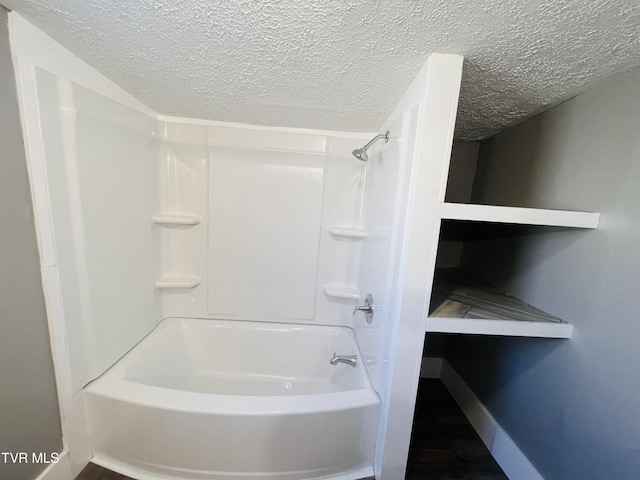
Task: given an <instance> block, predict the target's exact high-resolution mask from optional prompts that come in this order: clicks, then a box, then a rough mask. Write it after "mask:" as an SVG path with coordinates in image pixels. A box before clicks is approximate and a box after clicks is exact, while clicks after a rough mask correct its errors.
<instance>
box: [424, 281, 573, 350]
mask: <svg viewBox="0 0 640 480" xmlns="http://www.w3.org/2000/svg"><path fill="white" fill-rule="evenodd" d="M426 331H427V333H428V332H437V333H468V334H476V335H505V336H523V337H547V338H570V337H571V333H572V331H573V326H572V325H570V324H568V323H566V322H564V321H562V320H561V319H559V318H557V317H555V316H553V315H550V314H548V313H546V312H543V311H542V310H539V309H537V308H535V307H533V306H531V305H529V304H528V303H526V302H523V301H522V300H520V299H518V298H515V297H512V296H509V295H506V294H505V293H503V292H500V291H498V290H496V289H495V288H493V287H492V286H490V285H487V284H485V283H482V282H480V281H479V280H477V279H475V278H473V277H472V276H470V275H468V274H467V273H465V272H464V271H461V270H458V269H438V270H436V275H435V279H434V284H433V290H432V295H431V307H430V314H429V318H428V319H427V326H426Z"/></svg>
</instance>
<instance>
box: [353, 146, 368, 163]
mask: <svg viewBox="0 0 640 480" xmlns="http://www.w3.org/2000/svg"><path fill="white" fill-rule="evenodd" d="M351 153H352V154H353V156H354V157H356V158H357V159H358V160H362V161H363V162H366V161H367V160H369V155H367V151H366V150H365V149H364V148H356V149H355V150H354V151H353V152H351Z"/></svg>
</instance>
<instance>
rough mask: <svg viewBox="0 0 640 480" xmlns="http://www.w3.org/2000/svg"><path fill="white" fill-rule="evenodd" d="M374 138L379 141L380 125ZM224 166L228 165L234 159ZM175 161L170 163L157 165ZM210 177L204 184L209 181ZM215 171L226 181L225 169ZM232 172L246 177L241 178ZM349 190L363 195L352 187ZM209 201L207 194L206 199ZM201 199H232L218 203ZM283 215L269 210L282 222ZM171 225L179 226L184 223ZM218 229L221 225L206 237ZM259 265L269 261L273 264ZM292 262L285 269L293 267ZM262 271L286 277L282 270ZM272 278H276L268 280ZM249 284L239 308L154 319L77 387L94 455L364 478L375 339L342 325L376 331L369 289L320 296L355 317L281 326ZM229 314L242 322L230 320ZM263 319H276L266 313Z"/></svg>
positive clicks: (374, 414) (108, 460)
mask: <svg viewBox="0 0 640 480" xmlns="http://www.w3.org/2000/svg"><path fill="white" fill-rule="evenodd" d="M379 137H380V138H386V140H387V141H388V138H389V134H388V132H387V134H386V137H385V136H379ZM379 137H375V139H374V140H377V139H378V138H379ZM372 143H373V141H372V142H369V143H368V144H367V145H366V146H365V147H364V148H363V149H362V150H359V152H360V155H361V156H359V157H358V159H359V160H364V161H366V160H367V157H366V149H367V148H369V147H370V146H371V144H372ZM180 148H185V147H184V146H181V147H180ZM190 148H194V147H193V146H192V147H190ZM225 153H227V154H230V153H231V152H230V151H225ZM259 155H260V153H259V152H257V151H253V152H250V158H251V160H252V161H253V159H255V157H256V156H259ZM354 155H355V154H354ZM213 157H214V154H213V153H210V155H209V160H210V161H211V163H216V162H215V160H213ZM362 157H363V158H362ZM171 158H172V159H173V160H172V161H174V160H175V159H174V157H171ZM183 158H186V157H183ZM236 161H238V162H241V160H236ZM326 161H327V159H326V158H323V159H322V160H321V162H326ZM265 162H266V165H267V166H268V168H269V169H275V170H276V171H277V174H278V175H283V172H281V171H278V169H279V168H280V167H279V162H280V160H276V159H275V158H274V159H272V160H271V161H268V160H267V159H266V158H265V159H263V160H262V161H261V164H260V167H258V168H259V169H260V170H262V169H263V168H264V165H265ZM338 162H342V163H346V164H349V163H351V162H352V160H349V157H344V158H343V157H338V158H336V159H335V163H336V167H337V168H338V169H339V170H342V169H345V168H346V167H344V166H343V165H340V164H338ZM314 165H315V166H314V167H299V166H294V165H292V164H289V163H288V162H287V169H290V170H291V169H293V170H294V172H295V170H296V169H300V168H302V169H303V170H304V169H305V168H314V169H315V168H319V167H318V165H319V164H317V159H316V162H315V163H314ZM227 168H231V171H233V167H229V166H227ZM242 168H246V165H244V166H243V167H242ZM361 168H362V167H360V166H355V167H354V166H353V164H351V166H350V167H349V168H348V170H351V172H352V174H354V175H356V176H357V177H358V181H359V182H362V180H363V178H362V174H363V171H362V169H361ZM323 169H324V170H327V169H328V167H327V166H326V165H325V166H323ZM329 169H330V167H329ZM175 170H176V168H175V165H174V166H172V168H170V169H168V170H167V171H175ZM187 170H189V169H187ZM213 171H214V172H216V171H217V168H216V167H214V168H213ZM218 173H219V172H218ZM316 173H317V172H316ZM289 174H290V175H293V176H294V178H291V179H290V180H291V181H292V182H293V183H297V182H296V180H297V181H298V182H300V181H304V180H303V179H300V178H296V177H295V175H296V174H295V173H289ZM210 175H215V173H210ZM261 175H265V176H266V180H267V181H266V182H264V187H265V188H266V189H267V190H270V187H271V183H270V181H269V180H270V178H269V173H265V172H264V171H262V172H261ZM305 175H306V176H309V173H308V172H305ZM249 177H250V175H249ZM209 180H210V184H211V185H214V186H215V185H217V183H218V182H219V180H217V179H213V178H210V179H209ZM221 180H222V181H225V182H226V181H232V180H228V179H227V178H224V177H221ZM240 180H241V181H243V180H246V175H245V176H243V178H242V179H240ZM271 180H273V179H271ZM352 180H353V178H352ZM255 188H256V186H255V185H253V187H252V191H253V194H254V195H256V196H257V197H258V198H257V201H260V202H263V201H265V198H264V197H261V196H260V193H261V192H259V191H258V192H256V191H255ZM312 188H313V185H312V184H308V185H306V189H312ZM247 193H248V192H246V191H245V192H243V193H242V194H241V195H239V196H238V198H236V199H235V200H236V201H237V202H240V201H241V198H240V196H244V195H247ZM226 195H228V193H227V194H226ZM268 195H269V194H267V195H266V196H268ZM358 195H359V196H360V197H361V192H359V193H358ZM227 199H228V200H231V199H230V198H229V197H227ZM212 201H213V202H215V201H216V199H215V198H212V197H211V196H210V202H212ZM245 201H247V200H246V199H245ZM328 202H329V203H331V202H330V200H328ZM234 203H235V202H234ZM323 203H325V204H326V203H327V202H323ZM194 207H195V205H194ZM209 208H211V209H213V208H215V209H222V210H226V209H230V208H232V207H228V206H226V205H225V204H224V203H223V202H219V203H217V204H216V205H215V206H212V205H211V204H210V205H209ZM359 208H360V206H359ZM288 213H290V212H287V211H286V210H285V211H283V210H282V209H280V210H279V213H278V217H279V220H280V222H281V223H282V222H283V221H286V215H287V214H288ZM305 213H309V212H305ZM291 214H292V215H293V213H291ZM245 215H246V212H245ZM234 216H235V215H234ZM223 217H224V214H221V215H220V219H219V220H220V221H221V222H223V223H224V222H225V220H224V218H223ZM248 220H251V219H250V218H247V217H246V216H243V217H242V219H241V221H243V222H245V221H248ZM254 220H255V221H258V219H257V218H256V219H254ZM174 221H175V219H174ZM211 221H212V222H213V221H216V219H215V218H211ZM228 221H229V220H228ZM231 221H232V220H231ZM297 221H298V222H299V221H300V219H299V218H298V219H297ZM297 226H298V227H300V224H299V223H297ZM267 227H269V225H265V228H267ZM233 230H235V229H233ZM169 231H170V232H171V233H175V234H177V235H182V234H184V233H185V232H184V228H179V229H170V230H169ZM165 233H166V232H165ZM221 237H223V235H222V234H221V233H219V234H218V235H217V236H216V237H214V238H213V239H212V241H216V238H221ZM255 238H256V237H255V236H251V237H250V240H251V243H250V244H249V245H248V246H247V247H246V248H248V249H250V250H251V249H254V248H256V246H254V245H253V242H254V241H255ZM228 240H229V241H233V242H238V241H241V239H238V238H230V239H228ZM278 240H279V241H282V240H281V239H278ZM221 241H223V240H221ZM320 243H321V244H322V242H320ZM331 243H333V242H331ZM351 243H353V242H351ZM350 246H351V247H353V246H354V245H350ZM291 247H292V248H293V245H291ZM233 253H234V251H233V250H232V249H230V248H228V247H226V248H225V250H224V254H225V255H232V254H233ZM246 255H247V252H246V251H245V250H242V251H241V252H237V256H236V258H235V259H234V265H233V267H232V268H249V269H250V268H253V267H252V265H249V264H247V262H246V261H245V262H243V261H242V259H241V257H245V256H246ZM215 258H216V257H215V256H214V261H215ZM258 260H259V259H253V260H252V261H258ZM269 268H271V269H274V267H273V265H270V266H269ZM291 268H292V267H291V266H289V267H286V269H285V270H286V271H288V272H289V274H291V272H290V270H291ZM261 273H262V275H266V274H267V273H269V274H271V275H273V276H275V275H278V276H279V275H283V274H285V275H286V272H283V269H282V268H278V269H275V270H272V271H269V272H267V271H266V270H263V271H262V272H261ZM304 273H305V272H295V275H294V276H295V278H296V280H298V281H300V275H301V274H304ZM176 278H178V277H176ZM278 280H280V281H286V279H285V280H283V279H282V278H279V279H276V278H273V279H272V281H276V282H277V281H278ZM165 281H167V280H166V277H165ZM176 281H177V280H176ZM228 281H229V279H228V278H227V282H228ZM238 285H239V288H241V289H250V288H251V286H249V285H246V279H239V284H238ZM227 286H228V285H227ZM259 288H263V286H262V285H259ZM334 288H336V287H334ZM184 290H191V289H190V288H186V287H180V286H175V287H167V286H166V285H163V286H162V288H161V289H160V291H161V292H167V294H168V295H170V296H171V297H180V296H183V295H185V292H184ZM257 290H258V289H256V290H254V291H252V292H251V293H250V294H248V295H247V296H246V298H243V299H242V302H240V303H239V304H238V305H235V306H233V308H235V309H236V310H235V311H236V312H237V311H242V312H245V313H243V314H237V313H234V312H231V313H230V312H227V313H225V314H224V315H216V318H215V319H213V318H185V317H181V318H167V319H164V320H163V321H162V322H160V324H159V325H158V326H157V327H155V329H154V330H153V331H152V332H151V333H150V334H149V335H148V336H147V337H145V338H144V339H143V340H142V341H141V342H140V343H139V344H138V345H137V346H135V347H134V348H133V350H131V351H130V352H129V353H127V354H126V355H125V356H124V357H123V358H121V359H120V360H119V361H118V362H117V363H116V364H115V365H114V366H113V367H111V368H110V369H109V370H107V372H106V373H104V374H103V375H101V376H100V377H99V378H98V379H96V380H94V381H93V382H91V383H90V384H89V385H88V386H87V387H85V389H84V394H85V401H86V405H87V413H88V419H89V431H90V432H91V442H92V448H93V454H94V457H93V461H94V462H96V463H98V464H101V465H104V466H106V467H109V468H111V469H113V470H116V471H118V472H121V473H124V474H126V475H130V476H132V477H134V478H139V479H142V480H147V479H148V480H151V479H156V478H175V479H194V480H195V479H208V478H214V479H250V478H256V476H257V477H258V478H265V479H273V480H289V479H290V480H296V479H315V478H323V479H329V478H331V479H336V480H337V479H344V480H353V479H360V478H367V477H370V476H372V475H373V473H374V472H373V460H374V452H375V445H376V432H377V428H378V418H379V414H380V398H379V396H378V393H377V392H376V390H375V389H374V387H373V384H372V382H371V378H370V376H369V371H368V368H367V363H369V364H370V366H371V367H372V366H373V365H374V364H375V363H376V362H377V359H376V358H375V357H374V354H375V346H369V351H366V354H363V352H362V351H361V349H360V347H359V345H358V342H357V339H356V333H355V332H354V330H353V328H352V327H353V325H358V324H360V325H361V328H365V326H366V329H368V330H371V331H369V332H367V333H368V334H371V333H374V332H375V330H376V329H375V328H374V327H372V326H371V324H372V323H373V319H374V316H375V310H376V306H375V304H374V303H373V297H372V295H371V294H367V295H366V297H365V300H364V303H363V304H362V305H357V304H356V305H355V306H353V307H352V306H351V305H353V303H354V302H355V299H352V301H351V302H345V299H344V298H341V297H339V296H338V295H339V294H336V292H331V293H330V294H329V295H327V294H326V293H325V295H324V296H325V298H326V300H327V305H325V308H327V310H328V307H333V310H336V307H345V306H347V309H351V308H353V311H352V320H353V321H354V322H357V323H353V322H352V323H351V324H349V323H347V322H344V320H343V324H342V325H335V324H334V325H322V324H323V323H326V324H330V323H332V322H331V320H332V319H331V318H329V317H321V318H318V317H316V316H315V315H314V318H313V320H314V324H309V322H308V321H307V322H304V324H303V322H300V323H291V322H293V321H295V319H294V318H290V317H289V318H282V319H281V318H279V317H280V316H284V315H286V314H287V310H286V309H285V310H282V308H281V307H277V308H276V307H275V306H274V305H273V304H272V305H269V304H268V303H267V302H266V301H265V302H263V301H262V300H265V299H264V298H262V299H261V297H260V293H259V292H258V291H257ZM230 294H232V293H230V292H229V291H227V292H226V293H225V295H230ZM193 295H194V296H195V291H194V293H193ZM331 295H335V297H334V298H331ZM247 303H250V304H251V305H246V304H247ZM318 303H320V302H318ZM331 303H334V305H331ZM214 308H215V307H214ZM288 308H290V306H289V307H287V309H288ZM300 308H302V305H301V306H300ZM243 309H244V310H243ZM250 309H257V310H256V311H258V310H262V314H261V315H263V316H264V318H255V319H251V318H250V317H251V314H250V313H249V311H250ZM318 310H321V307H318ZM209 311H212V308H211V307H210V308H209ZM300 312H302V310H300ZM320 314H321V313H320ZM329 314H330V313H329V312H327V313H324V314H323V315H329ZM230 317H241V319H235V320H229V318H230ZM270 317H275V318H277V319H278V320H281V321H279V322H268V321H265V320H267V319H268V318H270ZM316 323H317V324H316ZM333 323H336V322H333Z"/></svg>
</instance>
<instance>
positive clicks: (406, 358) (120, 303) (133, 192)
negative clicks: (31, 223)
mask: <svg viewBox="0 0 640 480" xmlns="http://www.w3.org/2000/svg"><path fill="white" fill-rule="evenodd" d="M10 23H11V25H10V26H11V32H12V39H11V40H12V49H13V56H14V61H15V63H16V67H17V69H16V71H17V83H18V92H19V96H20V101H21V109H22V117H23V123H24V132H25V143H26V145H27V153H28V167H29V172H30V181H31V187H32V191H33V198H34V208H35V211H36V222H37V228H38V237H39V246H40V254H41V257H42V268H43V270H42V274H43V284H44V287H45V294H46V296H47V306H48V317H49V322H50V331H51V337H52V346H53V348H52V350H53V353H54V362H55V367H56V379H57V382H58V392H59V398H60V406H61V412H62V417H61V418H62V427H63V434H64V436H65V445H66V450H65V452H63V454H62V456H61V458H62V461H61V462H59V465H57V466H56V467H55V468H57V469H62V468H67V469H68V472H69V473H59V472H60V470H58V472H57V474H58V475H59V476H57V477H55V478H67V477H68V478H72V476H73V475H75V474H77V473H78V472H79V470H80V469H82V467H83V466H84V465H86V463H87V462H88V461H89V460H92V461H94V462H96V463H98V464H101V465H103V466H105V467H107V468H110V469H112V470H115V471H117V472H121V473H123V474H125V475H129V476H131V477H133V478H136V479H140V480H151V479H154V480H155V479H165V480H204V479H218V480H224V479H234V480H240V479H256V478H264V479H272V480H276V479H278V480H302V479H320V478H322V479H344V480H354V479H359V478H366V477H370V476H373V475H375V476H376V478H379V479H389V480H391V479H395V478H401V477H402V476H403V473H402V472H403V471H404V461H405V460H406V454H407V450H408V441H409V435H410V431H411V412H412V411H413V404H412V401H413V400H414V399H415V385H416V384H417V375H418V371H419V365H420V358H421V351H422V338H421V335H424V331H423V330H421V328H422V326H421V321H420V318H421V316H422V315H423V313H422V312H421V310H420V309H421V308H423V307H424V305H428V288H427V286H426V284H425V287H424V288H416V285H418V284H419V282H418V281H417V280H416V278H415V275H414V274H413V273H411V272H410V270H411V269H412V268H413V266H414V265H415V266H416V270H415V271H416V272H417V273H421V272H423V271H424V269H423V268H421V267H420V266H421V265H422V263H421V262H422V260H421V259H419V258H417V257H416V255H418V254H419V251H418V250H412V249H411V241H413V240H415V238H417V237H415V238H414V237H412V230H411V228H410V227H411V218H412V217H411V215H413V213H412V212H413V211H414V209H415V206H414V203H415V201H414V196H415V192H418V191H420V192H430V191H434V189H433V188H430V187H429V188H425V187H424V185H422V184H421V183H420V182H422V181H423V180H421V178H422V177H420V175H424V178H428V179H433V178H437V176H438V174H437V172H435V175H434V170H433V166H432V164H433V165H445V163H446V161H445V160H446V158H448V156H447V155H448V154H447V142H449V146H450V142H451V136H452V132H453V123H452V122H449V123H448V124H447V125H448V127H447V130H446V132H445V133H446V135H444V134H442V131H441V129H442V124H443V123H442V122H440V121H439V119H440V117H441V116H442V115H440V113H441V112H443V111H444V112H445V113H446V112H449V113H450V112H451V111H453V112H455V100H456V99H457V90H456V89H455V88H453V87H452V85H453V86H454V87H455V86H456V85H457V83H456V81H457V82H458V83H459V76H460V71H461V70H460V69H461V60H460V59H459V58H458V57H451V58H449V57H446V56H434V57H433V59H431V60H429V63H428V64H427V65H426V66H425V67H424V68H423V70H422V71H421V73H420V74H419V75H418V77H416V80H414V83H413V84H412V86H410V87H409V89H408V90H407V94H406V95H405V97H403V99H401V101H400V102H399V104H398V107H397V108H396V110H395V111H394V112H392V114H391V115H390V116H389V120H388V121H386V122H385V123H384V125H383V127H382V128H381V129H380V131H381V132H384V133H382V134H372V133H366V134H365V133H350V132H329V131H316V130H303V129H293V128H271V127H259V126H251V125H239V124H232V123H223V122H213V121H207V120H199V119H184V118H175V117H167V116H163V115H159V114H157V113H156V112H153V111H151V110H150V109H148V108H147V107H146V106H145V105H143V104H142V103H141V102H139V101H138V100H137V99H135V98H133V97H131V96H130V95H128V94H127V93H126V92H124V91H123V90H121V89H120V88H119V87H117V86H116V85H115V84H113V83H111V82H110V81H109V80H107V79H106V78H105V77H103V76H102V75H100V74H99V73H98V72H97V71H95V70H93V69H92V68H91V67H89V66H88V65H86V64H85V63H83V62H82V61H80V60H79V59H78V58H77V57H74V56H73V55H71V54H70V53H69V52H68V51H66V50H65V49H64V48H63V47H61V46H60V45H59V44H57V43H55V42H54V41H53V40H51V39H50V38H48V37H46V36H45V35H44V34H43V33H42V32H40V31H38V30H37V29H35V27H33V26H31V25H30V24H28V23H27V22H26V21H24V20H23V19H21V18H20V17H19V16H17V15H12V17H11V19H10ZM456 79H457V80H456ZM456 88H457V87H456ZM429 92H434V93H433V98H434V99H437V100H433V101H432V102H431V103H429V102H428V101H427V100H426V99H428V95H429ZM451 118H453V119H455V115H453V116H452V117H451ZM357 128H358V126H354V130H357ZM372 136H373V138H372ZM354 157H355V158H354ZM445 157H446V158H445ZM421 158H430V159H431V160H434V159H436V160H437V161H434V162H432V163H427V164H425V167H424V168H423V169H422V170H420V168H418V165H419V163H420V161H421V160H420V159H421ZM420 198H421V197H420V196H415V199H418V200H416V201H419V200H420ZM420 215H422V214H420ZM434 231H435V229H434ZM436 235H437V231H436ZM416 241H417V242H418V244H420V245H423V244H424V242H422V241H418V240H416ZM416 252H417V253H416ZM418 256H419V255H418ZM416 259H417V260H419V261H417V260H416ZM434 261H435V260H434ZM412 275H413V276H412ZM420 281H422V280H420ZM405 282H410V285H411V288H410V289H409V290H406V291H405V288H404V284H405ZM412 395H413V399H412Z"/></svg>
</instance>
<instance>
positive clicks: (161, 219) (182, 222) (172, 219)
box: [152, 213, 202, 227]
mask: <svg viewBox="0 0 640 480" xmlns="http://www.w3.org/2000/svg"><path fill="white" fill-rule="evenodd" d="M152 220H153V223H155V224H157V225H162V226H164V227H193V226H195V225H198V224H199V223H200V222H201V221H202V219H201V218H200V217H199V216H198V215H181V214H173V213H160V214H157V215H154V216H153V218H152Z"/></svg>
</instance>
